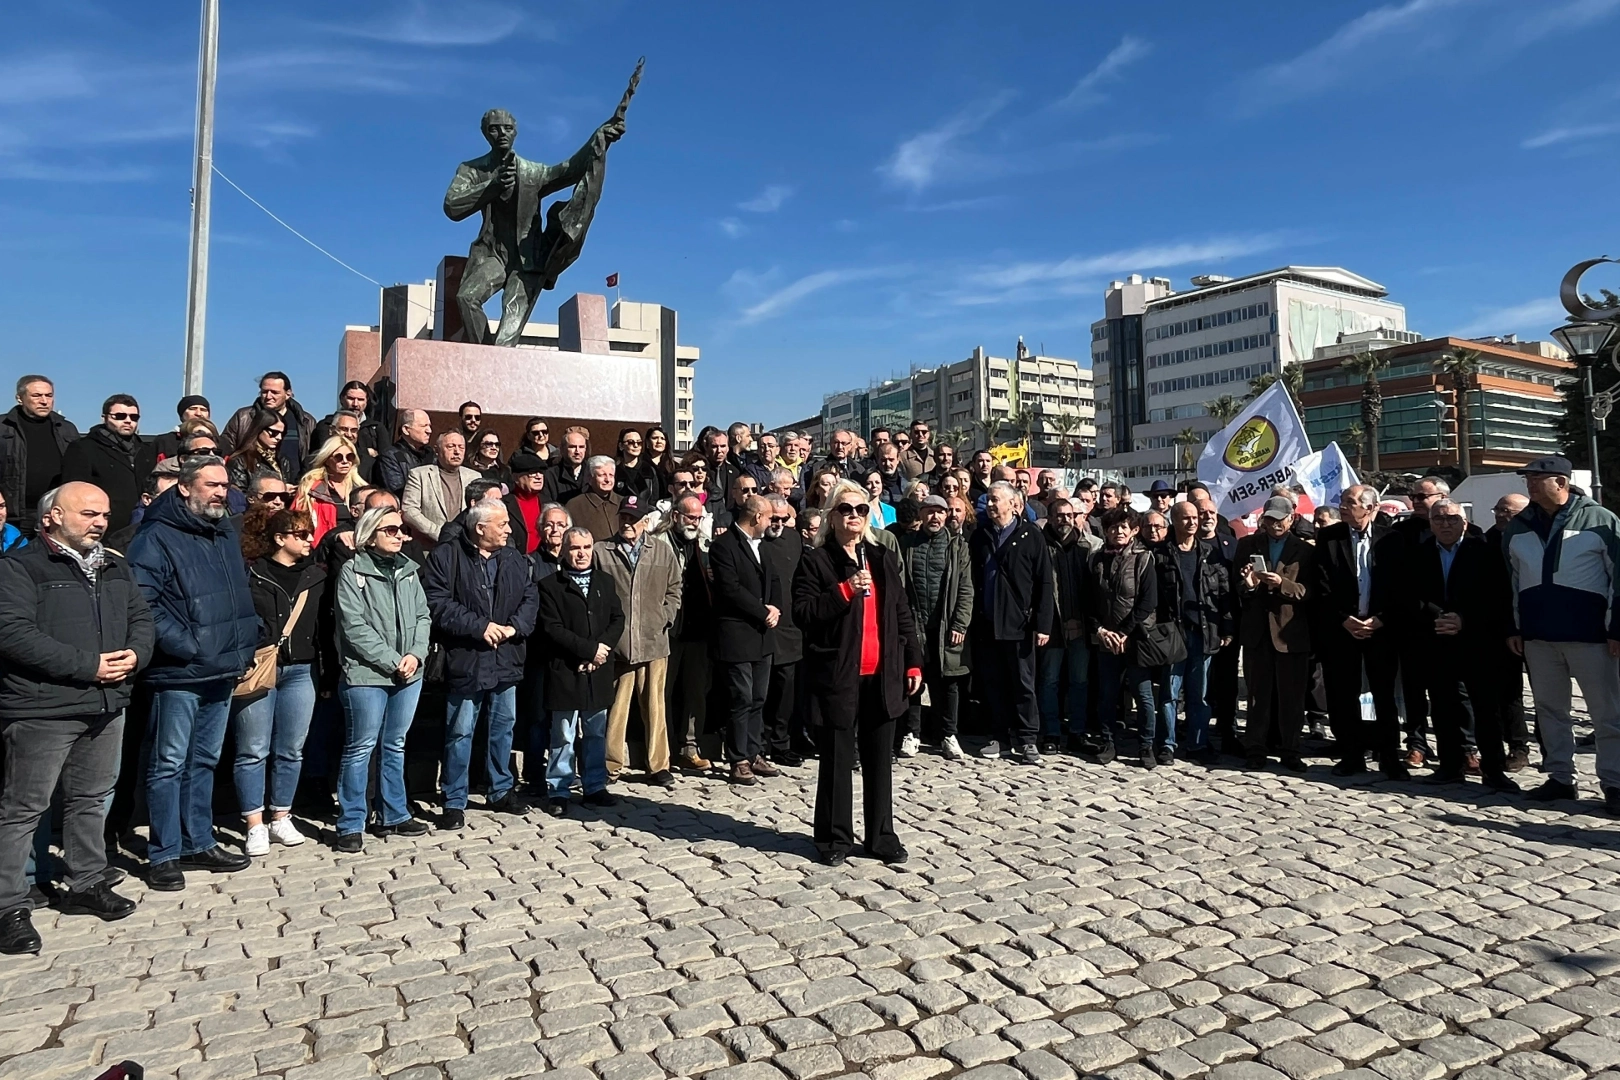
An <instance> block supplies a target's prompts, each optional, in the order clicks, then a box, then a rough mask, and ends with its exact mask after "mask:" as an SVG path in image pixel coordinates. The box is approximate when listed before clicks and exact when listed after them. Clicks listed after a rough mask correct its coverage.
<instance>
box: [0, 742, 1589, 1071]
mask: <svg viewBox="0 0 1620 1080" xmlns="http://www.w3.org/2000/svg"><path fill="white" fill-rule="evenodd" d="M1590 761H1591V759H1590V757H1586V758H1584V759H1583V768H1589V767H1590ZM1523 778H1524V779H1526V780H1528V781H1530V782H1532V783H1534V782H1536V781H1538V780H1539V777H1538V776H1536V775H1535V774H1534V773H1533V772H1531V773H1526V774H1524V777H1523ZM1588 781H1589V777H1588ZM896 787H897V802H898V804H899V822H900V827H901V835H902V837H903V839H904V840H905V842H906V843H907V844H908V845H909V846H910V848H911V853H912V859H911V862H910V863H909V864H907V865H905V866H904V867H898V868H889V867H885V866H883V865H881V864H879V863H875V862H871V861H867V860H853V861H851V862H850V863H849V864H848V865H847V866H844V867H841V868H838V869H829V868H826V867H824V866H821V865H819V864H817V863H816V862H814V861H812V860H811V858H809V856H810V854H811V853H812V849H811V847H810V843H809V828H808V822H809V818H810V807H811V802H812V799H813V795H814V769H813V766H812V767H810V768H805V769H799V770H793V775H792V776H790V777H785V778H784V779H782V780H780V781H776V782H773V783H770V784H765V785H761V786H759V787H757V788H753V789H745V790H736V789H731V788H728V787H727V786H726V785H725V784H724V783H723V782H721V781H719V780H718V779H702V780H688V781H686V782H683V783H682V784H681V786H680V788H679V789H678V790H677V791H676V792H673V793H664V792H662V791H654V790H653V789H649V788H645V787H641V786H638V785H621V786H620V787H619V788H618V789H617V790H618V791H620V792H621V793H623V794H625V795H626V801H625V804H624V805H623V806H621V807H618V808H615V809H611V810H606V811H601V812H593V811H581V810H579V809H578V808H577V807H576V809H575V812H574V816H573V817H571V818H569V819H567V820H565V821H561V822H557V821H553V820H552V819H550V818H543V817H541V816H540V815H539V814H535V815H531V816H530V817H529V818H527V819H513V818H501V817H492V816H490V815H486V814H484V813H482V812H479V811H474V812H473V813H471V814H470V815H469V817H470V824H469V826H468V828H467V829H466V830H465V831H464V832H463V833H459V834H446V833H439V832H435V833H433V834H430V835H429V836H427V837H424V838H422V839H420V840H417V841H410V840H403V839H399V838H393V839H389V840H387V841H383V840H377V839H369V838H368V840H367V846H366V850H365V852H364V853H363V854H361V855H353V856H345V855H337V854H334V853H333V852H332V851H331V850H330V849H328V848H326V847H324V846H322V845H320V844H317V843H306V844H304V845H303V846H302V847H299V848H296V849H286V848H276V849H274V850H273V852H272V855H271V857H270V858H269V859H268V860H265V861H262V862H261V863H260V864H259V865H257V866H255V867H254V868H253V869H251V870H249V871H245V872H243V873H239V874H235V875H231V876H230V877H228V878H227V877H216V878H212V879H210V878H208V877H207V876H206V875H200V874H194V875H190V876H189V877H190V885H189V887H188V888H187V890H186V891H185V892H183V893H177V894H174V893H145V894H144V895H142V889H143V886H142V885H141V884H140V883H139V882H134V881H132V882H129V883H127V884H126V886H125V888H126V890H128V891H130V892H131V893H132V894H133V895H137V896H139V897H140V900H141V906H140V910H139V911H138V912H137V914H136V915H135V916H134V917H132V918H130V919H128V920H126V921H124V922H121V923H116V924H111V925H107V924H103V923H100V922H98V921H96V920H95V919H93V918H88V917H68V918H59V917H57V916H56V915H54V913H52V912H49V911H41V912H39V913H38V924H39V926H40V928H41V932H42V933H43V935H44V937H45V942H46V952H45V953H44V954H43V955H41V956H40V957H38V958H26V957H24V958H0V1059H3V1060H0V1080H25V1078H26V1080H52V1078H55V1077H74V1078H77V1077H86V1078H88V1077H91V1076H94V1075H95V1074H96V1073H97V1072H98V1071H99V1067H100V1066H104V1065H107V1064H110V1063H115V1062H117V1061H119V1060H121V1059H125V1058H131V1059H135V1060H137V1061H141V1062H143V1063H145V1065H146V1066H147V1070H148V1073H147V1075H148V1076H171V1075H177V1076H178V1077H179V1080H207V1078H221V1080H229V1078H237V1077H243V1078H246V1077H254V1076H282V1077H285V1078H286V1080H346V1078H350V1077H362V1076H370V1075H386V1076H390V1077H396V1078H399V1080H441V1078H443V1080H501V1078H508V1077H514V1078H515V1077H524V1076H529V1075H531V1074H536V1073H541V1072H546V1073H547V1075H549V1076H553V1077H556V1078H558V1080H587V1078H594V1077H600V1078H601V1080H642V1078H649V1080H650V1078H654V1077H663V1076H697V1075H703V1076H706V1077H707V1078H708V1080H763V1078H773V1080H774V1078H778V1077H788V1078H791V1080H808V1078H817V1077H824V1076H825V1077H835V1076H845V1075H861V1074H864V1075H867V1076H869V1077H871V1078H872V1080H921V1078H927V1077H935V1076H948V1075H958V1076H963V1077H973V1078H975V1080H1024V1078H1027V1080H1058V1078H1063V1077H1071V1076H1076V1075H1089V1074H1099V1075H1103V1076H1107V1077H1111V1078H1115V1080H1138V1078H1141V1080H1149V1078H1151V1077H1155V1076H1160V1077H1166V1078H1169V1080H1194V1078H1199V1077H1205V1076H1208V1077H1210V1078H1211V1080H1280V1078H1283V1077H1286V1078H1290V1080H1316V1078H1319V1077H1325V1076H1331V1075H1334V1074H1340V1073H1343V1072H1346V1071H1348V1072H1349V1074H1350V1075H1354V1076H1356V1077H1358V1078H1365V1080H1436V1078H1439V1077H1442V1076H1446V1075H1458V1074H1461V1075H1462V1076H1465V1077H1468V1078H1469V1080H1496V1078H1501V1080H1573V1078H1576V1077H1581V1076H1592V1075H1597V1074H1601V1073H1604V1072H1605V1070H1615V1069H1617V1068H1620V855H1617V845H1620V828H1617V823H1616V822H1614V821H1613V820H1611V819H1608V818H1605V817H1601V816H1595V815H1596V811H1597V808H1596V807H1594V806H1593V805H1592V804H1591V803H1587V804H1585V805H1584V806H1583V807H1581V808H1580V809H1581V810H1582V811H1584V812H1583V813H1576V814H1571V813H1570V812H1569V811H1570V810H1571V809H1572V807H1571V806H1569V805H1568V804H1565V805H1563V806H1561V807H1557V808H1554V809H1527V808H1526V807H1525V805H1524V804H1514V803H1509V802H1507V801H1506V800H1504V799H1501V798H1495V797H1488V796H1487V794H1486V793H1485V792H1484V791H1483V789H1482V788H1480V787H1479V786H1478V785H1477V784H1473V785H1469V786H1467V787H1445V788H1435V787H1430V786H1426V785H1424V784H1421V783H1417V782H1413V783H1401V784H1383V783H1375V782H1372V781H1371V780H1367V781H1364V782H1356V783H1335V782H1333V781H1331V780H1330V778H1329V777H1328V775H1327V769H1326V767H1325V765H1323V764H1318V765H1317V766H1316V767H1314V768H1313V769H1312V770H1311V773H1310V776H1309V777H1308V778H1304V779H1302V778H1298V777H1293V776H1286V775H1282V774H1278V773H1275V772H1268V773H1245V772H1239V771H1235V770H1228V769H1216V770H1208V769H1204V768H1200V767H1196V766H1192V765H1186V764H1182V765H1177V766H1175V767H1172V768H1166V769H1159V770H1156V771H1154V772H1152V773H1147V772H1144V771H1143V770H1141V769H1139V768H1136V767H1130V766H1126V765H1123V764H1115V765H1112V766H1109V767H1100V766H1095V765H1089V764H1084V763H1081V762H1077V761H1075V760H1073V759H1069V758H1063V759H1058V760H1055V761H1053V762H1051V763H1050V764H1049V765H1048V766H1047V767H1046V768H1043V769H1039V770H1036V769H1027V768H1021V767H1019V766H1015V765H1012V764H1010V763H1003V762H983V761H973V762H966V763H961V764H955V765H952V764H948V763H946V762H944V761H943V760H941V759H940V758H937V757H932V756H924V757H920V758H917V759H914V760H911V761H907V762H902V763H900V764H899V765H898V766H897V784H896ZM1589 790H1595V789H1593V788H1591V787H1590V784H1589ZM1607 1076H1608V1077H1611V1078H1620V1073H1617V1072H1613V1071H1610V1072H1608V1073H1607Z"/></svg>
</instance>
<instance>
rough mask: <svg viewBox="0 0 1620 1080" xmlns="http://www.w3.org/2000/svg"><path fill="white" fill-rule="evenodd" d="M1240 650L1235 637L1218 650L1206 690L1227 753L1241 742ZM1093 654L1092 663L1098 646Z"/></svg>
mask: <svg viewBox="0 0 1620 1080" xmlns="http://www.w3.org/2000/svg"><path fill="white" fill-rule="evenodd" d="M1239 652H1240V650H1239V649H1238V645H1237V642H1235V641H1234V642H1233V643H1232V644H1230V645H1228V646H1227V647H1226V648H1224V649H1222V650H1221V651H1220V652H1218V653H1216V654H1215V655H1214V656H1213V657H1211V658H1210V661H1209V682H1208V683H1207V685H1206V687H1205V690H1204V694H1205V700H1206V701H1208V702H1209V709H1210V715H1211V718H1212V719H1213V721H1214V724H1215V731H1216V733H1217V734H1218V735H1220V737H1221V749H1223V750H1225V751H1226V752H1227V753H1232V752H1234V750H1235V749H1236V747H1237V743H1238V737H1237V706H1238V655H1239ZM1091 656H1092V663H1093V664H1095V663H1096V657H1097V650H1096V649H1093V650H1091ZM1096 677H1097V675H1096V671H1095V669H1093V671H1092V679H1093V680H1095V679H1096ZM1091 685H1092V686H1096V685H1097V683H1096V682H1095V681H1093V682H1092V684H1091ZM1088 696H1089V698H1090V700H1091V702H1095V701H1096V700H1097V695H1096V694H1091V695H1088ZM1091 707H1092V706H1091V705H1090V704H1088V706H1087V709H1088V711H1089V710H1090V708H1091ZM1095 729H1096V725H1095V724H1091V725H1089V726H1088V727H1087V728H1086V730H1087V731H1093V730H1095Z"/></svg>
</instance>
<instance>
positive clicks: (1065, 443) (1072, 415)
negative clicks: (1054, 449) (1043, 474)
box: [1049, 410, 1084, 466]
mask: <svg viewBox="0 0 1620 1080" xmlns="http://www.w3.org/2000/svg"><path fill="white" fill-rule="evenodd" d="M1049 422H1050V423H1051V426H1052V432H1053V434H1055V435H1056V436H1057V438H1058V464H1059V465H1064V466H1066V465H1068V464H1069V462H1070V461H1071V460H1073V458H1074V437H1075V436H1076V435H1078V434H1080V428H1081V427H1082V426H1083V424H1084V420H1083V418H1082V417H1081V416H1080V414H1079V413H1077V412H1074V411H1072V410H1071V411H1069V412H1060V413H1058V414H1057V415H1056V416H1053V417H1051V418H1050V421H1049Z"/></svg>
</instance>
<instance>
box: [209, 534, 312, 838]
mask: <svg viewBox="0 0 1620 1080" xmlns="http://www.w3.org/2000/svg"><path fill="white" fill-rule="evenodd" d="M250 525H251V522H244V531H243V534H242V554H243V556H244V557H245V558H246V559H247V560H248V587H249V588H250V589H251V591H252V593H253V607H254V609H255V610H257V611H258V613H259V622H260V623H261V628H260V636H259V647H260V648H264V647H265V646H267V645H278V644H279V646H280V648H279V650H278V652H277V653H276V685H275V686H273V687H271V688H270V689H269V690H267V691H265V692H264V693H263V694H261V695H259V696H258V697H257V698H237V699H236V700H235V701H234V702H233V703H232V704H233V706H234V708H235V713H236V716H235V719H236V770H235V775H236V797H237V799H238V800H240V803H241V807H242V820H243V822H244V823H245V824H246V825H247V853H248V855H250V856H259V855H268V854H269V853H270V842H271V841H272V840H273V841H275V842H276V843H278V844H285V845H287V846H288V847H292V846H294V845H296V844H302V843H303V842H304V837H303V835H302V834H301V833H300V832H299V831H298V827H297V826H296V825H294V824H293V819H292V801H293V794H294V792H296V791H297V790H298V774H299V773H300V772H301V771H302V770H303V766H304V740H305V739H306V738H307V737H308V735H309V721H310V717H311V716H313V715H314V713H315V684H316V671H315V668H316V663H317V657H318V655H319V654H320V653H321V652H323V651H324V649H323V641H324V640H325V639H326V638H327V635H328V634H330V628H329V627H328V626H327V625H326V617H327V614H328V613H329V612H330V608H329V607H328V606H327V605H326V604H325V603H324V600H325V598H326V570H325V568H324V567H322V566H321V564H320V562H319V561H317V560H316V559H313V558H311V557H310V549H311V547H312V546H313V541H314V530H313V526H312V524H311V522H310V519H309V515H308V514H306V513H301V512H298V511H294V510H277V511H276V512H275V513H273V514H271V515H270V516H269V520H268V521H266V522H265V523H264V524H263V526H262V527H261V528H256V529H253V530H252V531H248V528H249V527H250ZM294 612H296V613H297V616H298V617H297V618H296V619H294V618H293V614H294ZM267 776H268V781H267ZM267 794H268V796H269V800H268V808H269V818H270V820H269V822H268V823H267V822H266V821H265V809H266V805H267V803H266V795H267Z"/></svg>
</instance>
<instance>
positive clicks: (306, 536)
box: [283, 529, 315, 540]
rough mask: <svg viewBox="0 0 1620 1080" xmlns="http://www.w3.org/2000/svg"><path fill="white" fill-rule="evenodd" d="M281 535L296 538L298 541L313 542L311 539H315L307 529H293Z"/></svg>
mask: <svg viewBox="0 0 1620 1080" xmlns="http://www.w3.org/2000/svg"><path fill="white" fill-rule="evenodd" d="M283 535H286V536H296V537H298V539H300V540H313V539H315V534H314V533H313V532H310V531H309V530H308V529H295V530H293V531H292V532H290V533H285V534H283Z"/></svg>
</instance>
